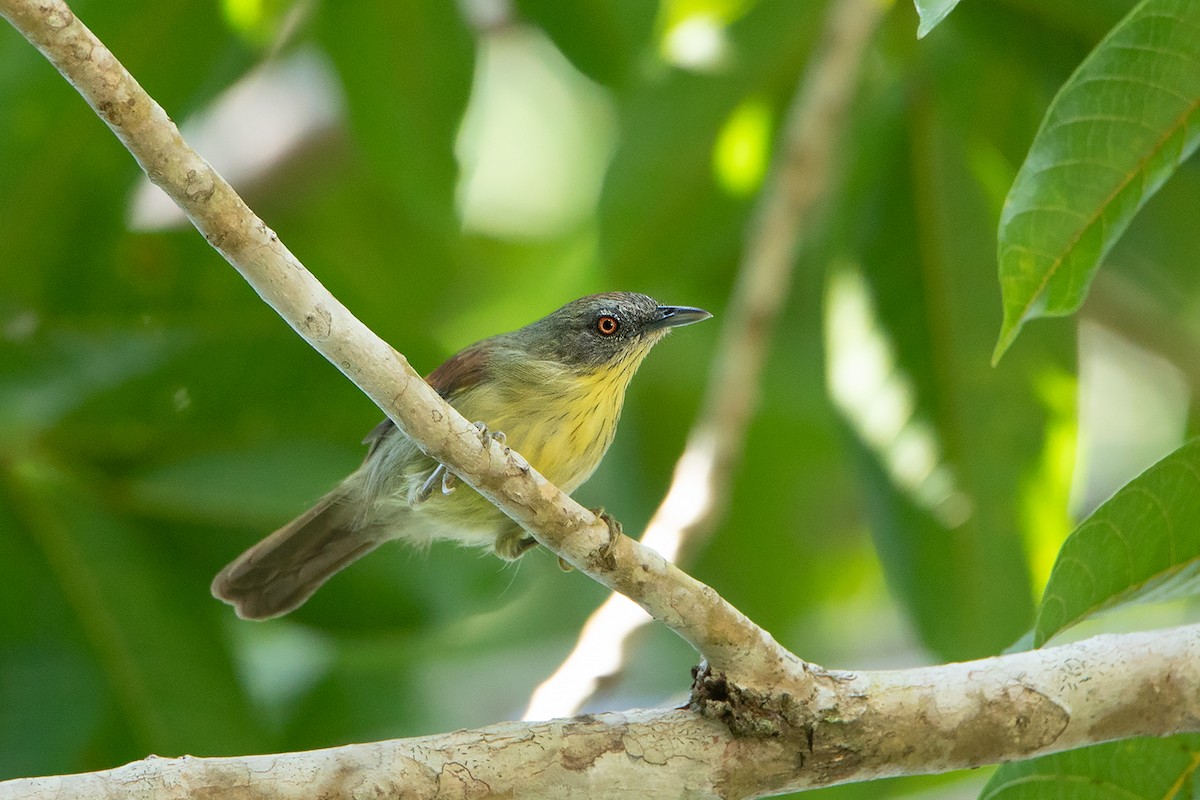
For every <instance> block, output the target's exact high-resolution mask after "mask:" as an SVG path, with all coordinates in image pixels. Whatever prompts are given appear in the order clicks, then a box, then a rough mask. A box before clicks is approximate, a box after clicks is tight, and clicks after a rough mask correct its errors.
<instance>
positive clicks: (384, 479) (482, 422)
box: [211, 292, 712, 619]
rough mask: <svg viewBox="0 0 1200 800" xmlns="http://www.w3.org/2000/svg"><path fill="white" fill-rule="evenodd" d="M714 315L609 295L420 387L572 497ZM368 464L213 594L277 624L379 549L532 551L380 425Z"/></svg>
mask: <svg viewBox="0 0 1200 800" xmlns="http://www.w3.org/2000/svg"><path fill="white" fill-rule="evenodd" d="M711 316H712V315H711V314H710V313H709V312H707V311H705V310H703V309H700V308H693V307H690V306H671V305H661V304H659V303H658V302H657V301H655V300H654V299H653V298H651V297H649V296H647V295H644V294H639V293H635V292H607V293H604V294H594V295H588V296H586V297H582V298H580V299H578V300H575V301H573V302H570V303H567V304H566V305H564V306H563V307H562V308H559V309H558V310H557V311H554V312H553V313H551V314H548V315H547V316H545V317H543V318H541V319H539V320H537V321H535V322H532V323H530V324H528V325H526V326H525V327H523V328H519V329H517V330H515V331H511V332H508V333H502V334H498V335H496V336H492V337H490V338H487V339H484V340H482V341H479V342H476V343H475V344H472V345H470V346H469V347H466V348H464V349H463V350H461V351H459V352H458V353H456V354H455V355H453V356H451V357H450V358H449V359H447V360H446V361H445V362H444V363H443V364H442V365H441V366H439V367H438V368H437V369H435V370H434V371H433V372H431V373H430V374H429V375H428V376H427V377H426V381H427V382H428V383H429V384H430V386H432V387H433V388H434V389H435V390H436V391H437V392H438V393H439V394H440V395H441V396H442V397H443V398H444V399H445V400H446V401H447V402H449V403H450V405H452V406H454V407H455V408H456V409H457V410H458V411H459V413H461V414H462V415H463V416H465V417H466V418H467V419H469V420H473V421H475V423H476V426H477V427H478V428H479V429H480V431H481V435H487V436H492V437H496V438H499V439H501V440H502V441H503V442H504V443H505V444H506V445H507V446H509V447H511V448H513V449H515V450H516V451H517V452H519V453H520V454H521V455H522V456H524V457H525V459H526V460H527V461H528V462H529V464H530V465H531V466H533V468H534V469H536V470H537V471H538V472H540V473H541V474H542V475H544V476H545V477H546V478H547V479H548V480H550V481H551V482H552V483H554V484H556V485H557V486H558V487H559V488H561V489H562V490H563V491H564V492H567V493H570V492H573V491H574V490H575V489H577V488H578V487H579V486H580V485H581V484H582V483H583V482H584V481H586V480H587V479H588V478H589V477H591V475H592V473H593V472H594V471H595V469H596V467H597V466H598V465H599V464H600V461H601V459H603V458H604V454H605V453H606V452H607V451H608V448H609V445H610V444H612V441H613V436H614V434H615V432H616V428H617V422H618V421H619V420H620V417H621V409H622V406H623V405H624V400H625V390H626V388H627V387H628V386H629V382H630V380H631V379H632V378H633V375H634V373H635V372H636V371H637V369H638V367H639V366H640V365H641V363H642V361H643V359H645V357H646V355H647V354H648V353H649V352H650V350H651V349H652V348H653V347H654V345H655V344H657V343H658V342H659V341H661V340H662V339H663V337H665V336H666V335H667V334H668V333H669V332H670V331H671V330H672V329H674V328H676V327H679V326H682V325H689V324H691V323H694V322H699V321H701V320H705V319H708V318H709V317H711ZM363 444H365V445H367V454H366V457H365V458H364V460H363V462H362V465H361V466H359V468H358V469H356V470H355V471H354V472H353V473H351V474H350V475H349V476H348V477H346V478H345V479H344V480H342V481H341V482H340V483H339V484H338V485H337V486H336V487H335V488H334V489H333V490H331V491H330V492H329V493H327V494H326V495H325V496H324V497H322V498H321V499H320V500H319V501H318V502H317V503H316V504H315V505H314V506H313V507H312V508H310V509H308V510H307V511H305V512H304V513H303V514H301V515H300V516H299V517H297V518H296V519H294V520H292V521H291V522H289V523H287V524H286V525H284V526H283V527H281V528H279V529H278V530H277V531H275V532H274V533H272V534H271V535H270V536H268V537H266V538H265V539H263V540H262V541H260V542H259V543H257V544H255V545H254V546H253V547H251V548H250V549H248V550H246V551H245V552H244V553H242V554H241V555H240V556H238V557H237V558H236V559H234V560H233V561H232V562H231V563H230V564H229V565H228V566H226V567H225V568H224V569H223V570H221V571H220V572H219V573H218V574H217V576H216V577H215V578H214V579H213V582H212V587H211V588H212V594H213V596H214V597H216V598H217V599H219V600H221V601H223V602H225V603H228V604H229V605H231V606H233V608H234V611H235V612H236V613H237V615H238V616H239V617H241V618H243V619H271V618H273V617H278V616H282V615H283V614H286V613H288V612H289V611H292V610H294V609H295V608H297V607H299V606H300V605H301V604H303V603H304V602H305V601H307V600H308V599H309V598H310V597H311V596H312V595H313V593H314V592H316V591H317V589H319V588H320V587H321V586H322V585H323V584H324V583H325V581H327V580H328V579H329V578H330V577H332V576H333V575H334V574H335V573H337V572H338V571H340V570H342V569H343V568H345V567H347V566H348V565H350V564H351V563H352V562H354V561H357V560H358V559H359V558H361V557H363V556H365V555H366V554H368V553H370V552H371V551H373V550H374V549H375V548H377V547H379V546H380V545H381V544H383V543H385V542H387V541H390V540H393V539H402V540H405V541H407V542H409V543H411V544H414V545H416V546H418V547H420V546H424V545H427V544H428V543H430V542H433V541H435V540H451V541H455V542H458V543H460V544H463V545H468V546H478V547H488V548H491V550H492V552H493V553H495V555H497V556H498V557H500V558H501V559H504V560H506V561H515V560H516V559H518V558H520V556H521V555H522V554H524V553H525V552H526V551H527V550H529V549H530V548H531V547H533V546H535V545H536V544H537V542H536V541H535V540H534V539H533V537H532V536H530V535H529V534H528V533H527V532H526V531H525V530H524V529H523V528H521V526H520V525H518V524H517V523H516V522H514V521H513V520H511V519H510V518H509V517H507V516H506V515H505V514H504V513H503V512H501V511H500V510H499V509H498V508H496V507H495V506H494V505H493V504H492V503H491V502H490V501H488V500H487V499H485V498H484V497H483V496H482V495H480V494H478V493H477V492H475V491H474V490H473V489H471V488H470V487H467V486H459V485H458V482H457V478H456V477H455V476H454V474H453V473H452V472H450V471H448V470H447V469H446V468H445V466H443V465H442V464H439V463H438V462H437V461H435V460H434V459H432V458H430V457H429V456H427V455H425V454H424V453H422V452H421V451H420V449H419V448H418V447H417V445H416V444H415V443H414V442H413V441H412V440H411V439H409V438H408V436H406V435H405V433H404V432H403V431H402V430H400V429H399V428H398V427H396V425H395V424H394V423H393V422H392V421H391V419H390V418H385V419H384V420H383V422H381V423H379V424H378V425H377V426H375V428H374V429H373V430H372V431H371V432H370V433H369V434H367V437H366V438H365V439H364V440H363Z"/></svg>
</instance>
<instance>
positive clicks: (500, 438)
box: [474, 420, 508, 450]
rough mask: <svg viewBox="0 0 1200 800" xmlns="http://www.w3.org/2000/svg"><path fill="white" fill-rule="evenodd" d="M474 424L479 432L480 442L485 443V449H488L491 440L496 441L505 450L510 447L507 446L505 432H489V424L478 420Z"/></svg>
mask: <svg viewBox="0 0 1200 800" xmlns="http://www.w3.org/2000/svg"><path fill="white" fill-rule="evenodd" d="M474 424H475V427H476V429H478V430H479V441H480V442H482V443H483V446H484V447H487V445H488V440H489V439H495V440H496V441H497V442H499V443H500V444H502V445H504V448H505V450H507V449H508V445H507V444H506V442H507V441H508V437H507V436H505V435H504V431H490V430H488V426H487V423H486V422H484V421H483V420H476V421H475V423H474Z"/></svg>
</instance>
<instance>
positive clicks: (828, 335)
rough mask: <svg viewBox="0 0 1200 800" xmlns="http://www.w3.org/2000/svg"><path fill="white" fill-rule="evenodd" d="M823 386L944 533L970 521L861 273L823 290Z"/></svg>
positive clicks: (849, 273)
mask: <svg viewBox="0 0 1200 800" xmlns="http://www.w3.org/2000/svg"><path fill="white" fill-rule="evenodd" d="M825 347H826V357H825V362H826V378H825V379H826V384H827V386H828V390H829V393H830V396H831V398H832V399H833V402H834V404H835V405H836V406H837V407H838V409H839V410H840V411H841V412H842V414H843V415H844V416H845V418H846V420H847V421H848V422H849V423H850V425H851V427H852V428H853V429H854V431H855V433H856V434H857V435H858V436H859V438H860V439H861V440H862V441H863V443H864V444H866V445H867V447H869V448H870V449H871V450H872V451H874V452H875V453H876V455H878V457H879V460H880V463H881V464H882V465H883V467H884V469H885V470H886V472H887V474H888V476H889V477H890V478H891V480H892V482H893V483H894V484H895V485H896V486H897V487H898V488H900V489H901V490H903V491H904V492H905V493H907V494H908V495H909V496H910V497H911V498H912V499H913V501H914V502H916V503H917V504H918V505H919V506H921V507H922V508H924V509H926V510H928V511H929V512H930V513H931V514H933V515H934V517H936V518H937V519H938V521H939V522H941V524H943V525H944V526H946V527H947V528H956V527H958V526H959V525H962V524H963V523H965V522H966V521H967V520H968V519H969V518H970V516H971V513H972V510H973V509H972V506H971V501H970V500H969V498H967V496H966V495H965V494H963V493H962V492H961V491H959V490H958V489H957V487H956V485H955V483H956V482H955V479H954V475H953V473H952V472H951V470H950V468H949V466H948V465H946V464H945V463H943V462H942V455H941V448H940V446H939V444H938V441H937V438H936V436H935V434H934V431H933V429H932V427H931V426H930V425H929V424H928V423H927V422H925V421H924V420H921V419H919V418H918V417H916V416H915V414H914V411H915V407H916V404H915V400H914V394H915V390H914V388H913V384H912V380H911V379H910V378H909V377H908V376H907V375H905V374H904V373H903V371H901V370H900V369H899V368H898V367H897V365H896V358H895V354H894V352H893V349H892V345H891V342H890V341H889V339H888V337H887V335H886V334H885V333H884V331H883V330H882V329H881V328H880V326H879V322H878V319H877V318H876V315H875V308H874V303H873V300H872V298H871V295H870V290H869V289H868V288H867V285H866V282H865V281H864V280H863V278H862V275H861V274H860V273H859V271H858V270H857V269H855V268H853V267H851V266H849V265H840V266H838V267H835V268H834V269H833V270H832V271H831V273H830V278H829V283H828V285H827V287H826V292H825Z"/></svg>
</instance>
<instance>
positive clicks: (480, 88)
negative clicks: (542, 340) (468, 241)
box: [455, 25, 616, 238]
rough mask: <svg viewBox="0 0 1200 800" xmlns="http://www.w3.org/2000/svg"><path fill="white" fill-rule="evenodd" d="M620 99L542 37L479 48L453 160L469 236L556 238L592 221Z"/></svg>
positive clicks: (498, 34) (523, 34)
mask: <svg viewBox="0 0 1200 800" xmlns="http://www.w3.org/2000/svg"><path fill="white" fill-rule="evenodd" d="M615 116H616V115H615V112H614V111H613V108H612V100H611V98H610V97H609V95H608V92H607V91H605V90H604V89H603V88H602V87H600V86H598V85H597V84H595V83H593V82H592V81H591V80H589V79H588V78H586V77H585V76H583V75H582V74H580V73H579V72H578V71H577V70H576V69H575V68H574V67H573V66H572V65H571V63H570V62H569V61H567V59H566V58H565V57H563V55H562V53H560V52H559V51H558V49H557V48H556V47H555V46H554V44H553V43H552V42H551V41H550V40H549V39H547V38H546V36H545V35H544V34H543V33H541V31H539V30H537V29H536V28H533V27H529V26H523V25H507V26H503V27H498V28H494V29H490V30H488V31H487V32H485V33H484V34H483V35H482V36H481V37H480V39H479V45H478V58H477V59H476V67H475V80H474V85H473V87H472V90H471V99H470V102H469V103H468V105H467V111H466V114H465V115H464V117H463V123H462V127H461V128H460V130H459V136H458V142H457V144H456V146H455V152H456V155H457V156H458V162H459V165H460V168H461V172H460V177H459V184H458V188H457V196H458V205H459V210H460V213H461V214H462V218H463V226H464V228H465V229H466V230H468V231H472V232H475V233H482V234H491V235H495V236H499V237H502V238H525V237H551V236H558V235H562V234H564V233H568V232H570V231H571V230H572V229H573V228H576V227H578V226H579V225H580V224H582V223H583V222H585V221H586V220H588V219H590V218H591V217H592V216H593V213H594V211H595V209H596V204H597V203H598V202H599V198H600V189H601V186H602V184H603V181H604V173H605V171H606V170H607V168H608V162H609V159H610V158H611V156H612V152H613V148H614V147H615V144H616V121H615Z"/></svg>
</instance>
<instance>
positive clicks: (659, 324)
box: [646, 306, 712, 330]
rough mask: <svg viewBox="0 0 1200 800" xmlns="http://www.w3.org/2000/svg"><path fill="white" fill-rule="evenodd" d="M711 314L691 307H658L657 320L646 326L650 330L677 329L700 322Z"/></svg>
mask: <svg viewBox="0 0 1200 800" xmlns="http://www.w3.org/2000/svg"><path fill="white" fill-rule="evenodd" d="M711 316H712V314H710V313H708V312H707V311H705V310H704V309H703V308H692V307H691V306H659V307H658V319H656V320H654V321H653V322H651V323H650V324H649V325H647V326H646V327H647V328H650V329H651V330H654V329H657V328H678V327H679V326H680V325H691V324H692V323H693V322H700V321H701V320H705V319H708V318H709V317H711Z"/></svg>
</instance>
